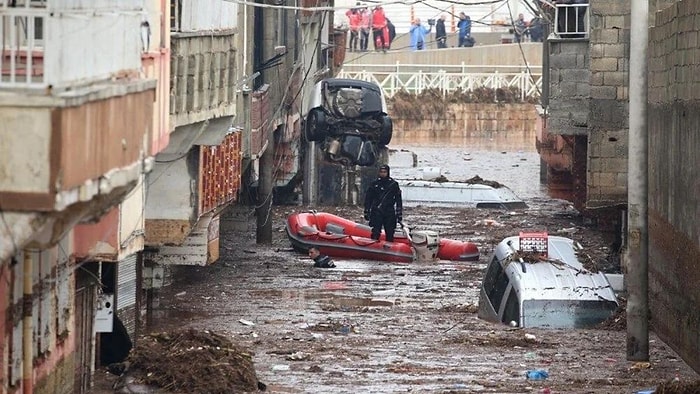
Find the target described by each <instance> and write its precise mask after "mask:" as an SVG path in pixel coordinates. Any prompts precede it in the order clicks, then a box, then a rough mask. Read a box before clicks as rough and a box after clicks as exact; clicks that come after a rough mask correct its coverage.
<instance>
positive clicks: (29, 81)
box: [0, 0, 161, 393]
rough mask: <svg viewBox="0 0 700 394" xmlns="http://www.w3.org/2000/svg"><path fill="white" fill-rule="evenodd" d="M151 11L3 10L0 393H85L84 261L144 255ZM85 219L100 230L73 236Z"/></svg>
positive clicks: (56, 6)
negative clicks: (139, 216)
mask: <svg viewBox="0 0 700 394" xmlns="http://www.w3.org/2000/svg"><path fill="white" fill-rule="evenodd" d="M106 10H109V11H106ZM147 14H148V7H147V6H146V3H145V1H143V0H129V1H122V2H119V3H118V4H115V3H113V2H109V1H94V2H91V3H90V4H89V5H87V6H86V5H84V4H77V3H76V2H73V1H65V0H50V1H44V2H34V1H28V0H27V1H21V0H20V1H2V2H0V18H1V19H2V21H1V22H2V23H1V24H0V26H2V27H1V28H0V40H2V42H3V51H2V54H1V55H0V61H1V62H2V67H0V69H2V75H1V77H0V90H1V91H2V95H1V100H0V119H2V122H0V157H2V161H1V162H0V223H2V225H0V275H2V277H1V278H0V282H1V283H2V285H1V286H0V291H1V292H2V293H1V294H0V349H1V350H0V352H1V354H0V391H2V392H18V391H21V392H34V393H81V392H85V391H86V390H87V388H88V387H89V386H90V380H91V374H92V371H93V370H94V365H95V357H96V352H95V329H94V318H95V313H96V309H97V308H96V303H97V293H98V287H99V269H96V268H97V267H98V266H97V265H95V264H92V263H90V262H89V260H94V259H100V258H102V257H104V256H106V255H109V257H110V258H111V259H112V261H116V260H118V259H119V258H120V254H121V255H126V254H130V253H133V252H135V251H137V250H139V248H140V247H141V246H140V242H139V235H138V233H139V231H138V229H139V227H138V223H137V222H138V221H137V220H136V221H135V220H134V219H133V218H132V213H133V211H138V207H137V205H138V204H139V203H141V204H142V203H143V199H142V198H141V199H139V198H138V196H141V194H140V193H139V190H140V189H141V186H140V185H141V184H142V182H143V178H144V176H145V173H146V172H148V171H149V169H150V167H151V166H152V163H153V157H152V152H153V151H154V149H157V147H158V146H159V143H160V141H161V139H160V138H161V134H160V132H161V129H158V130H156V125H157V123H156V122H155V120H154V119H155V118H156V117H155V116H154V114H156V113H157V112H158V109H157V108H156V107H157V103H158V100H157V98H156V97H157V93H156V91H157V90H158V85H157V82H156V80H154V79H152V78H151V77H149V76H148V75H146V74H145V73H142V65H143V63H142V60H143V53H144V52H145V51H147V49H146V48H148V45H147V43H146V41H147V39H148V35H147V34H142V31H143V30H142V29H141V27H142V23H143V22H144V20H143V17H144V15H147ZM107 43H108V44H107ZM154 147H156V148H154ZM132 195H133V196H136V198H134V199H133V200H131V201H133V202H134V203H133V205H131V204H132V203H129V204H130V205H129V206H128V207H125V208H124V209H119V208H118V206H119V205H120V204H122V203H123V202H124V201H126V200H128V199H129V197H130V196H132ZM122 212H123V213H124V214H123V215H122ZM105 214H106V215H105ZM88 222H101V224H97V225H96V226H97V227H96V228H99V229H100V232H95V233H94V234H90V236H89V237H86V236H85V234H83V233H81V231H80V230H79V229H77V228H76V225H77V224H79V223H88ZM121 225H123V230H124V231H120V229H121V228H120V226H121ZM127 229H129V230H127ZM131 229H133V231H131ZM102 230H104V231H102Z"/></svg>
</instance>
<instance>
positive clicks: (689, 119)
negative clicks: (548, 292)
mask: <svg viewBox="0 0 700 394" xmlns="http://www.w3.org/2000/svg"><path fill="white" fill-rule="evenodd" d="M653 22H654V26H655V27H653V28H652V29H650V31H649V79H648V81H649V96H648V100H649V105H648V107H647V108H648V119H649V121H648V135H649V262H650V264H649V301H650V306H651V318H652V324H653V328H654V332H656V333H657V334H658V335H659V337H661V338H662V340H663V341H664V342H666V343H667V344H669V345H670V346H671V347H672V348H673V349H674V350H676V351H677V352H678V353H679V354H680V355H681V356H682V357H683V359H684V360H685V361H686V362H687V363H688V364H689V365H690V366H691V367H693V368H694V369H695V370H696V371H699V372H700V287H698V285H697V284H698V283H700V270H699V269H698V268H699V267H700V264H699V263H698V256H699V255H700V225H698V218H700V197H699V196H700V153H698V152H700V132H698V130H700V72H698V70H700V48H699V47H698V41H699V36H698V29H699V28H700V1H699V0H683V1H679V2H677V3H674V4H673V5H671V6H670V7H668V8H666V9H664V10H663V11H661V12H658V13H656V15H655V20H654V21H653Z"/></svg>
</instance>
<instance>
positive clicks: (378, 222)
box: [369, 212, 396, 242]
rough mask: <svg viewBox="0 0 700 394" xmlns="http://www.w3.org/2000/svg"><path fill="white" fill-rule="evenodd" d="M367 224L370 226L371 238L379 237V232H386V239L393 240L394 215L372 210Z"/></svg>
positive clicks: (394, 229) (394, 228)
mask: <svg viewBox="0 0 700 394" xmlns="http://www.w3.org/2000/svg"><path fill="white" fill-rule="evenodd" d="M369 225H370V227H372V239H379V234H380V233H381V232H382V227H384V232H385V233H386V240H387V241H389V242H394V232H395V231H396V215H382V214H381V213H379V212H372V215H371V216H370V217H369Z"/></svg>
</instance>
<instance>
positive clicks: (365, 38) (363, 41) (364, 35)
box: [360, 30, 369, 51]
mask: <svg viewBox="0 0 700 394" xmlns="http://www.w3.org/2000/svg"><path fill="white" fill-rule="evenodd" d="M368 43H369V31H368V30H360V50H361V51H366V50H367V44H368Z"/></svg>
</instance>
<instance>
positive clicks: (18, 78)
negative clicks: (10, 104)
mask: <svg viewBox="0 0 700 394" xmlns="http://www.w3.org/2000/svg"><path fill="white" fill-rule="evenodd" d="M27 11H29V10H26V11H25V10H23V9H22V8H20V9H19V10H17V11H15V12H10V11H9V10H4V12H3V15H0V37H2V52H1V53H0V70H1V71H0V76H1V78H0V86H7V87H16V86H23V87H37V86H42V85H43V84H44V72H43V51H44V48H43V38H44V37H43V30H44V26H45V21H46V17H45V16H44V15H42V14H41V13H38V12H31V13H27Z"/></svg>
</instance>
